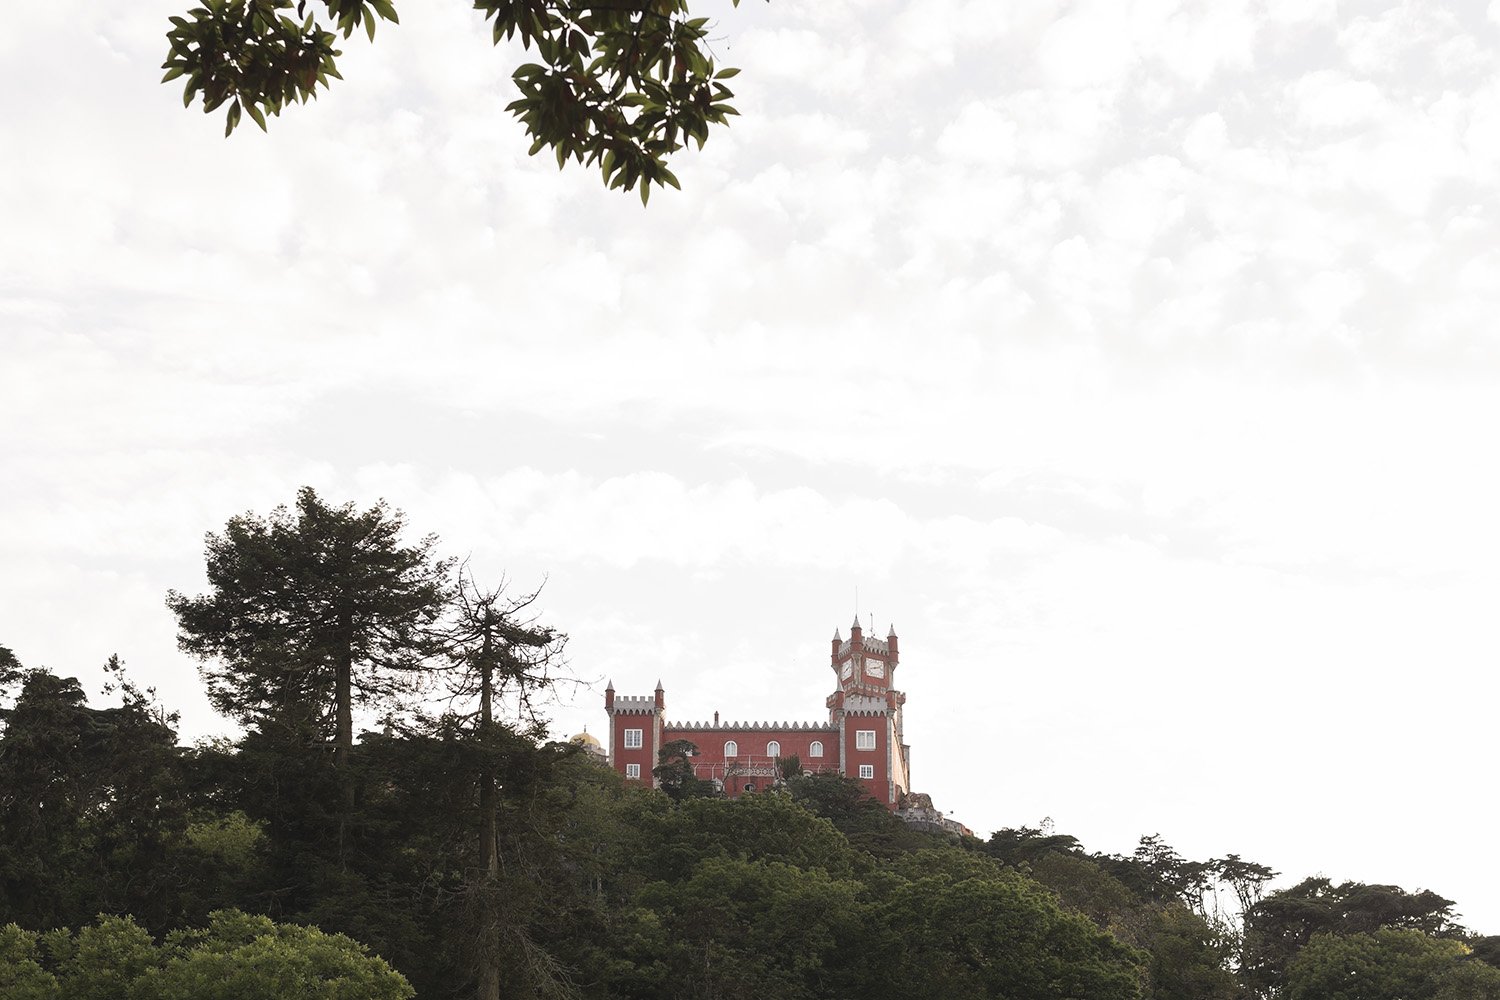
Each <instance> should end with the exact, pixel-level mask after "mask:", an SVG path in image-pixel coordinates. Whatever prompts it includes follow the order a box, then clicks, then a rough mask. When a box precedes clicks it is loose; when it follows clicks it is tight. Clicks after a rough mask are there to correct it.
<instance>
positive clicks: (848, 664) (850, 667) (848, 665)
mask: <svg viewBox="0 0 1500 1000" xmlns="http://www.w3.org/2000/svg"><path fill="white" fill-rule="evenodd" d="M839 673H840V675H841V676H842V677H843V678H844V680H846V681H847V680H848V679H849V675H850V674H852V673H854V664H853V661H851V660H845V661H844V669H843V670H841V671H839Z"/></svg>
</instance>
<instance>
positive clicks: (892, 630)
mask: <svg viewBox="0 0 1500 1000" xmlns="http://www.w3.org/2000/svg"><path fill="white" fill-rule="evenodd" d="M895 634H896V623H895V622H891V627H890V629H889V631H887V632H886V634H885V637H886V638H887V639H889V638H890V637H891V636H893V635H895Z"/></svg>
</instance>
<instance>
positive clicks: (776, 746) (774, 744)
mask: <svg viewBox="0 0 1500 1000" xmlns="http://www.w3.org/2000/svg"><path fill="white" fill-rule="evenodd" d="M766 756H767V757H780V756H781V741H780V740H772V741H771V742H769V743H767V744H766Z"/></svg>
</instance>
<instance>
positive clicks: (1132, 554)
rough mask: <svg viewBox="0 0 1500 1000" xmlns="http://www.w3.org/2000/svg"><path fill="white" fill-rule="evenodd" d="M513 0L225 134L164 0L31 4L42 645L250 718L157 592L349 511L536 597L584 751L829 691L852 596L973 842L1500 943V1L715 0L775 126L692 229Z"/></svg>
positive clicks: (2, 289) (22, 185)
mask: <svg viewBox="0 0 1500 1000" xmlns="http://www.w3.org/2000/svg"><path fill="white" fill-rule="evenodd" d="M184 6H186V5H184ZM468 6H469V5H468V4H467V3H464V2H461V0H448V2H438V0H430V2H429V0H423V2H421V3H406V4H403V5H401V14H402V19H403V23H402V24H401V25H400V27H399V28H395V27H390V26H383V27H382V28H381V29H380V34H379V37H378V38H377V41H376V44H375V45H373V46H371V45H367V44H364V43H363V41H362V40H361V39H351V40H350V41H349V42H347V43H345V50H346V55H345V58H344V60H343V63H342V68H343V72H344V76H345V77H346V80H345V82H344V83H342V84H337V85H336V86H335V89H334V90H332V91H331V92H328V93H327V94H325V95H324V96H323V97H321V98H319V100H318V101H317V102H316V103H315V104H314V105H312V106H308V107H305V108H296V109H292V110H291V111H289V112H288V113H287V114H286V115H285V116H284V117H283V118H282V119H280V120H275V119H273V120H272V122H271V130H270V133H269V134H268V135H262V134H261V133H260V132H259V131H258V130H256V129H255V128H254V127H253V126H251V125H249V124H248V121H247V124H246V125H245V126H244V127H243V128H242V129H241V130H240V132H238V133H237V134H236V135H235V136H233V137H232V138H231V139H228V140H225V139H223V138H222V137H221V132H222V120H221V118H220V117H219V116H218V115H215V116H213V117H212V118H205V117H204V116H203V115H201V114H200V113H198V112H197V111H196V110H195V111H193V112H186V111H184V110H183V109H182V104H181V100H180V90H179V89H178V88H177V86H176V84H173V85H169V86H159V85H158V84H157V82H156V81H157V79H158V78H159V76H160V70H159V69H158V65H159V63H160V62H161V60H162V59H163V58H164V55H165V42H164V40H163V34H164V32H165V30H166V27H167V22H166V17H167V15H168V14H171V13H176V12H178V11H177V10H176V9H175V8H173V7H172V5H171V3H170V2H167V3H163V4H142V3H125V4H102V3H98V2H97V0H50V2H47V3H26V4H18V5H14V9H8V10H7V11H6V14H5V18H4V20H3V22H0V95H3V96H0V224H3V238H0V338H3V342H0V346H3V349H4V354H3V359H4V360H3V366H0V420H3V427H4V433H3V435H0V468H3V470H4V479H3V482H4V488H3V490H0V559H3V573H0V645H7V646H10V647H11V648H12V649H14V651H15V652H16V654H17V655H18V656H19V657H20V659H21V660H22V662H23V663H25V664H27V665H30V666H46V667H48V668H50V669H52V670H54V671H57V672H60V673H65V674H76V675H78V676H79V677H81V678H82V679H83V680H84V681H85V683H86V685H87V686H89V687H90V688H91V689H93V690H97V686H98V683H99V681H100V679H101V673H100V671H99V669H98V668H99V665H100V664H101V663H102V662H103V661H104V660H105V659H106V657H108V656H109V654H111V653H119V654H120V655H121V656H122V657H123V658H124V659H125V661H126V662H127V664H128V665H129V666H130V667H131V668H132V669H133V670H134V671H135V673H136V674H137V676H138V677H139V678H140V679H141V680H143V681H145V682H147V683H152V684H155V685H156V686H157V687H158V688H159V689H160V691H161V693H162V696H163V698H164V699H165V701H166V702H167V703H168V704H169V705H171V706H173V707H176V708H179V709H180V710H181V711H182V713H183V720H182V731H183V734H184V737H185V738H198V737H202V736H205V735H210V734H215V733H223V732H226V731H228V730H229V727H228V725H227V723H226V722H225V721H224V720H222V719H221V718H219V717H217V716H215V715H214V714H213V712H212V711H211V709H209V707H208V705H207V703H206V701H205V699H204V697H203V695H202V692H201V688H200V686H199V683H198V679H197V673H196V667H195V664H194V663H193V662H192V661H191V660H190V659H188V658H187V657H185V656H184V655H182V654H181V653H179V652H178V651H177V649H176V646H175V641H174V622H173V619H172V618H171V616H170V614H169V613H168V612H167V610H166V609H165V607H164V606H163V603H162V601H163V596H164V594H165V592H166V591H167V589H168V588H177V589H180V590H183V591H186V592H188V593H197V592H199V591H200V590H201V589H202V588H203V586H204V581H203V568H202V566H203V563H202V549H203V542H202V539H203V534H204V532H206V531H209V530H215V529H219V528H222V526H223V524H224V522H225V520H226V519H227V518H228V517H230V516H231V515H233V514H236V513H239V512H243V511H246V510H250V511H255V512H259V513H265V512H267V511H269V510H270V509H271V508H272V507H274V506H275V505H277V504H279V503H290V502H291V501H292V499H293V497H294V495H295V492H296V490H297V488H298V487H299V486H301V485H303V484H310V485H312V486H314V487H316V488H317V489H318V490H319V491H320V492H321V493H322V494H323V495H324V496H325V497H326V498H327V499H329V500H332V501H342V500H354V501H356V502H358V503H360V504H368V503H371V502H373V501H375V500H376V499H377V498H380V497H384V498H385V499H387V500H388V501H389V502H390V503H391V504H392V505H393V506H395V507H398V508H400V509H402V510H405V511H406V512H407V514H408V515H409V519H410V523H411V525H412V528H413V537H415V536H416V535H417V534H420V533H426V532H435V533H437V534H438V535H440V536H441V538H442V540H443V543H442V549H443V551H444V552H445V553H447V554H453V555H460V556H462V555H470V556H471V558H472V565H473V567H474V569H475V570H476V572H477V573H478V574H479V575H480V577H481V579H482V580H484V579H487V580H491V581H493V580H497V579H498V578H499V577H500V576H501V574H504V575H506V576H508V577H509V578H510V579H511V580H512V581H513V583H514V585H515V586H516V587H518V588H520V589H529V588H532V587H535V586H537V585H538V584H540V583H541V582H542V581H543V580H545V581H546V589H545V591H544V596H543V598H542V600H541V606H542V607H543V608H544V609H545V613H546V617H547V620H548V621H550V622H551V623H553V624H554V625H556V626H557V627H558V628H560V629H562V630H564V631H566V632H567V633H569V635H570V636H571V642H570V643H569V651H570V656H571V661H572V665H573V670H574V672H575V673H576V674H577V676H578V677H579V678H581V679H582V680H584V681H585V682H589V683H590V684H592V686H591V687H584V688H583V689H581V690H579V691H577V692H576V694H575V693H572V692H567V693H566V700H565V701H564V703H563V704H562V705H559V706H557V707H556V708H555V709H554V710H553V711H554V718H555V720H556V722H555V726H554V730H555V732H556V733H557V734H559V735H564V736H566V735H568V734H571V733H573V732H577V731H578V730H579V729H581V728H582V727H583V726H584V725H585V724H587V725H588V726H589V727H590V728H591V729H593V730H594V731H596V732H597V731H600V730H602V729H603V728H604V727H605V725H606V720H605V717H604V714H603V711H602V697H603V695H602V689H603V682H604V680H605V679H606V678H613V680H614V681H615V685H616V687H617V689H618V690H619V691H620V692H621V693H623V694H645V693H648V692H649V691H650V689H651V688H652V687H653V686H654V685H655V683H656V681H657V679H658V678H660V679H661V680H662V682H663V683H664V685H665V688H666V696H667V704H668V707H669V712H670V715H671V716H672V717H673V718H676V719H679V720H684V721H687V720H701V719H705V718H707V717H709V716H711V715H712V713H713V712H715V711H719V712H720V713H721V714H722V715H723V717H724V718H726V719H747V718H748V719H763V720H799V721H815V720H817V719H819V718H822V717H825V715H826V713H825V710H824V708H823V698H824V696H825V695H826V694H827V693H828V692H829V691H830V690H831V689H832V686H833V678H832V675H831V673H830V672H829V670H828V668H827V666H826V663H827V650H828V645H827V643H828V639H829V637H830V636H831V635H832V634H833V631H834V629H835V627H837V628H840V629H842V630H843V633H844V635H846V636H847V634H848V626H849V624H850V620H851V619H852V618H853V616H854V614H855V611H856V606H855V591H856V588H858V594H859V598H858V600H859V604H858V611H859V613H860V614H861V615H863V616H869V615H873V616H874V623H875V627H876V628H877V630H878V631H879V634H880V635H884V634H885V629H886V627H887V626H888V625H889V624H891V623H892V622H894V624H895V626H896V629H897V631H898V632H899V634H900V636H901V646H902V654H903V663H902V666H901V668H900V669H899V670H898V672H897V674H896V682H897V685H898V686H899V687H901V688H903V689H905V690H906V691H907V692H908V694H909V700H908V703H907V737H908V742H910V743H911V745H912V764H913V779H914V784H915V786H916V788H917V789H918V790H921V791H926V792H929V793H931V794H932V795H933V797H934V799H935V800H936V804H937V805H938V807H939V808H941V809H944V810H945V811H947V812H948V813H949V814H950V815H953V816H955V817H956V818H958V819H960V820H962V821H964V822H966V823H967V824H969V825H970V826H971V827H973V828H974V829H975V830H976V832H978V833H980V835H981V836H987V835H988V834H989V832H990V831H992V830H994V829H996V828H998V827H1002V826H1019V825H1023V824H1025V825H1032V826H1035V825H1038V824H1039V823H1040V822H1041V821H1042V820H1043V818H1044V817H1050V818H1052V819H1053V820H1054V822H1055V823H1056V826H1057V829H1058V830H1059V831H1062V832H1067V833H1072V834H1074V835H1076V836H1078V837H1079V838H1081V839H1082V841H1083V842H1084V844H1085V846H1087V847H1088V848H1090V849H1093V850H1102V851H1119V852H1128V851H1130V850H1131V849H1132V848H1133V846H1134V844H1135V842H1136V839H1137V838H1138V837H1139V836H1140V835H1142V834H1147V833H1158V832H1159V833H1160V834H1161V835H1162V836H1163V838H1164V839H1165V840H1167V841H1168V842H1169V843H1171V844H1173V845H1174V846H1176V847H1177V849H1178V850H1179V851H1181V852H1182V853H1183V854H1185V855H1188V856H1190V857H1196V858H1206V857H1209V856H1218V855H1223V854H1225V853H1228V852H1236V853H1239V854H1241V855H1243V856H1244V857H1246V858H1250V859H1254V860H1257V861H1260V862H1263V863H1266V864H1269V865H1271V866H1273V867H1274V868H1276V869H1278V870H1280V871H1282V872H1284V873H1286V875H1287V876H1288V878H1287V879H1285V880H1284V883H1288V882H1290V881H1291V880H1292V879H1294V878H1301V877H1303V876H1305V875H1309V874H1314V873H1322V874H1326V875H1328V876H1330V877H1332V878H1335V879H1346V878H1348V879H1358V880H1362V881H1369V882H1394V883H1397V884H1400V885H1403V886H1405V887H1406V888H1408V889H1416V888H1418V887H1422V888H1431V889H1434V890H1436V891H1438V892H1441V893H1443V894H1445V895H1447V896H1449V897H1450V898H1454V899H1456V900H1457V901H1458V909H1459V910H1460V911H1462V912H1463V913H1464V914H1465V915H1466V917H1467V918H1468V921H1469V923H1470V924H1471V926H1474V927H1476V928H1477V929H1480V930H1485V931H1487V932H1489V933H1500V869H1497V868H1496V866H1495V865H1494V863H1493V844H1494V839H1495V831H1496V826H1497V822H1500V802H1497V798H1496V796H1495V793H1494V787H1493V777H1492V776H1493V772H1494V764H1495V760H1496V752H1497V742H1500V740H1497V737H1496V735H1495V730H1496V727H1495V724H1494V718H1495V711H1496V704H1497V695H1500V681H1497V679H1496V669H1495V668H1496V663H1497V655H1496V654H1497V645H1500V640H1497V629H1496V620H1497V615H1496V606H1497V603H1500V569H1497V567H1500V528H1497V514H1500V465H1497V448H1496V436H1497V434H1496V431H1497V427H1500V393H1497V391H1496V390H1497V388H1500V379H1497V376H1500V340H1497V335H1496V329H1495V316H1496V314H1497V310H1500V282H1497V280H1496V277H1497V269H1500V225H1497V211H1500V209H1497V194H1500V23H1497V22H1500V2H1497V3H1492V4H1491V5H1490V6H1489V7H1488V9H1486V7H1485V5H1484V3H1441V2H1437V0H1428V2H1409V3H1400V4H1392V3H1388V2H1352V0H1257V2H1252V3H1245V2H1236V0H1212V2H1198V3H1174V2H1172V0H1156V2H1143V3H1129V2H1122V0H1080V2H1077V3H1067V4H1060V3H1040V2H1002V3H997V2H994V0H970V2H967V3H965V2H957V0H921V2H917V0H909V2H896V0H858V2H855V0H774V2H772V3H770V4H769V5H768V4H763V3H760V2H759V0H745V5H744V6H742V7H740V8H739V9H737V10H731V9H729V8H728V7H727V6H726V7H724V8H722V9H720V8H718V7H710V8H706V11H707V12H712V13H715V14H716V15H718V25H717V28H716V30H715V33H714V37H715V39H716V41H715V49H716V51H717V53H718V55H719V57H720V60H721V62H722V63H724V64H728V65H734V66H738V67H740V68H741V69H742V70H743V72H742V73H741V75H740V76H739V77H738V78H737V79H736V80H735V81H734V87H735V90H736V91H737V99H736V101H735V104H736V105H737V106H738V107H739V109H740V110H741V112H742V113H743V117H742V118H740V119H737V120H736V121H735V123H734V125H733V127H732V128H731V129H730V130H728V131H723V130H720V131H718V132H716V133H715V134H714V135H713V136H712V137H711V139H710V141H709V144H708V146H707V147H706V149H705V150H704V151H703V152H702V153H694V154H688V155H684V156H683V157H682V158H681V159H680V160H678V161H676V162H675V163H674V164H673V168H674V170H675V171H676V173H677V175H678V177H679V178H680V179H681V181H682V185H683V188H684V190H683V191H682V192H681V193H677V192H670V191H669V192H663V193H660V194H658V195H657V196H656V197H654V198H653V199H652V203H651V206H650V208H649V209H646V210H643V209H642V207H641V205H640V202H639V200H638V199H636V198H635V197H634V196H623V195H621V194H619V193H618V192H615V193H611V192H606V191H604V190H603V189H602V186H601V185H600V183H599V181H598V178H597V175H596V174H595V173H594V172H593V171H590V170H583V169H581V168H577V167H573V168H569V169H568V170H565V171H563V172H561V173H559V172H558V171H557V169H556V167H555V162H554V161H550V160H548V159H547V158H546V157H538V158H537V159H535V160H532V159H528V158H527V157H526V155H525V153H526V148H527V146H528V142H527V141H526V140H525V138H524V137H523V134H522V131H521V128H520V126H519V125H518V124H516V123H515V122H514V121H513V120H512V119H511V118H510V117H509V116H508V115H506V114H505V113H504V111H503V108H504V105H505V104H506V103H508V102H509V101H510V100H512V99H513V97H514V93H513V88H512V86H511V84H510V82H509V73H510V70H511V69H513V68H514V66H515V64H516V62H517V55H516V54H515V53H512V52H510V51H507V50H504V49H502V50H498V51H497V50H495V49H492V48H491V47H490V46H489V44H488V42H487V38H488V32H487V30H486V29H484V28H483V26H482V24H481V22H480V19H479V15H478V14H476V13H475V12H474V11H472V10H470V9H468Z"/></svg>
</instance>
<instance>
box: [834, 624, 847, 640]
mask: <svg viewBox="0 0 1500 1000" xmlns="http://www.w3.org/2000/svg"><path fill="white" fill-rule="evenodd" d="M843 638H844V637H843V636H841V635H839V630H838V628H837V627H836V626H835V628H834V630H833V641H834V642H842V641H843Z"/></svg>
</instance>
